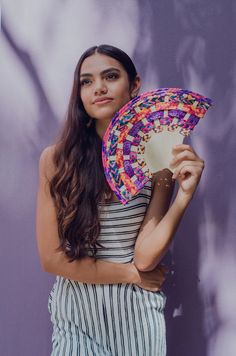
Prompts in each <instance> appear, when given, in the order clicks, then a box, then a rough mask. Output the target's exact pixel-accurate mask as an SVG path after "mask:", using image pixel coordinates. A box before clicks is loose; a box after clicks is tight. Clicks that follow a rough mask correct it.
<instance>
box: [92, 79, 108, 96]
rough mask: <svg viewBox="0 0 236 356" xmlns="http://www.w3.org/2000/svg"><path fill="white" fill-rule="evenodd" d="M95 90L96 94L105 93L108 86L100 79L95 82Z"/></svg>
mask: <svg viewBox="0 0 236 356" xmlns="http://www.w3.org/2000/svg"><path fill="white" fill-rule="evenodd" d="M94 91H95V94H100V93H102V94H104V93H107V87H106V85H105V83H104V82H103V81H102V80H98V81H97V82H96V83H95V88H94Z"/></svg>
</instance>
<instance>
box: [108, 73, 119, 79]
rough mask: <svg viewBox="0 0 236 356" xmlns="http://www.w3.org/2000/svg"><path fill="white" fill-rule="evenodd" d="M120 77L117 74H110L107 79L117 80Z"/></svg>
mask: <svg viewBox="0 0 236 356" xmlns="http://www.w3.org/2000/svg"><path fill="white" fill-rule="evenodd" d="M118 77H119V76H118V74H117V73H110V74H108V75H107V79H117V78H118Z"/></svg>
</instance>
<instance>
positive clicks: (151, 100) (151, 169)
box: [102, 88, 212, 204]
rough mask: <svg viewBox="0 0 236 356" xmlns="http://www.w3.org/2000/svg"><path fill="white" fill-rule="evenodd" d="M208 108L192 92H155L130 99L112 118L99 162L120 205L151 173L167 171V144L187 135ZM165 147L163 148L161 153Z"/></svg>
mask: <svg viewBox="0 0 236 356" xmlns="http://www.w3.org/2000/svg"><path fill="white" fill-rule="evenodd" d="M211 105H212V100H211V99H209V98H206V97H204V96H202V95H200V94H198V93H195V92H191V91H189V90H183V89H180V88H161V89H156V90H152V91H149V92H146V93H143V94H141V95H139V96H137V97H135V98H134V99H132V100H131V101H129V102H128V103H127V104H125V105H124V106H123V107H122V108H121V109H120V110H119V111H118V112H117V113H116V114H115V116H114V117H113V118H112V120H111V122H110V124H109V126H108V128H107V130H106V132H105V134H104V136H103V143H102V162H103V167H104V172H105V176H106V179H107V181H108V183H109V185H110V187H111V189H112V190H113V191H114V193H115V194H116V196H117V197H118V199H119V200H120V201H121V203H122V204H126V203H128V202H129V200H131V199H132V197H134V196H135V195H136V194H137V193H138V192H139V191H140V190H141V189H142V188H143V186H144V185H145V183H146V182H147V181H148V180H149V179H150V178H152V175H153V173H155V172H157V171H159V170H160V169H162V168H165V167H168V162H169V161H170V159H171V148H172V146H173V145H175V144H177V143H181V142H182V141H183V139H184V137H185V136H188V135H189V134H190V132H191V131H192V130H193V129H194V127H195V126H196V124H197V123H198V121H199V119H200V118H203V117H204V115H205V113H206V112H207V110H208V108H209V107H210V106H211ZM167 141H168V142H169V143H167V145H166V142H167ZM165 147H168V148H169V149H167V150H164V151H163V148H165ZM168 168H169V167H168ZM169 169H170V168H169ZM170 170H171V169H170Z"/></svg>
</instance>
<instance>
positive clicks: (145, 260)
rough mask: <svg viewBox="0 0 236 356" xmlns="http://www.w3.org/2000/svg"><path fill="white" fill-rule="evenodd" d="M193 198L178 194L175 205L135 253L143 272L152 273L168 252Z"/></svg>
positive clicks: (135, 258) (135, 261)
mask: <svg viewBox="0 0 236 356" xmlns="http://www.w3.org/2000/svg"><path fill="white" fill-rule="evenodd" d="M190 201H191V198H190V197H188V198H183V196H180V193H179V192H178V193H177V195H176V198H175V200H174V202H173V204H172V205H171V206H170V208H169V210H168V211H167V213H166V214H165V215H164V217H163V218H162V219H161V220H160V221H159V222H158V223H157V225H156V227H155V228H154V229H153V230H152V232H151V233H150V234H149V235H148V236H146V237H145V238H144V239H143V240H142V242H141V243H140V244H139V246H138V247H136V248H135V252H134V263H135V265H136V267H137V268H138V269H139V270H141V271H143V272H147V271H152V270H153V269H154V268H155V267H156V266H157V265H158V263H159V262H160V261H161V259H162V258H163V256H164V255H165V253H166V252H167V250H168V248H169V246H170V244H171V242H172V239H173V236H174V234H175V232H176V230H177V227H178V225H179V223H180V221H181V218H182V217H183V215H184V212H185V210H186V208H187V206H188V204H189V203H190Z"/></svg>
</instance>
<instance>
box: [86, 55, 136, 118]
mask: <svg viewBox="0 0 236 356" xmlns="http://www.w3.org/2000/svg"><path fill="white" fill-rule="evenodd" d="M80 86H81V90H80V95H81V100H82V102H83V105H84V108H85V110H86V112H87V113H88V115H89V116H90V117H92V118H95V119H97V120H104V121H107V120H111V119H112V117H113V116H114V114H115V113H116V112H117V111H118V110H119V109H120V108H121V107H122V106H123V105H124V104H126V103H127V102H128V101H129V100H130V99H131V96H132V95H137V92H138V89H139V87H140V78H139V76H137V78H136V80H135V83H134V85H133V86H132V88H129V79H128V74H127V72H126V71H125V69H124V68H123V66H122V65H121V64H120V62H118V61H117V60H116V59H114V58H112V57H109V56H106V55H104V54H100V53H95V54H93V55H91V56H89V57H87V58H86V59H85V60H84V61H83V63H82V66H81V70H80Z"/></svg>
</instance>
